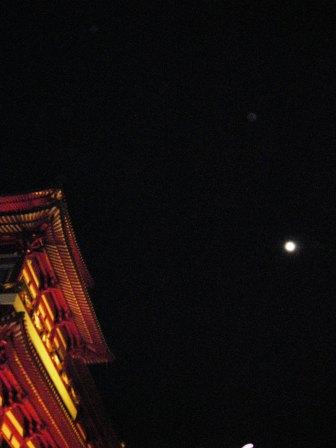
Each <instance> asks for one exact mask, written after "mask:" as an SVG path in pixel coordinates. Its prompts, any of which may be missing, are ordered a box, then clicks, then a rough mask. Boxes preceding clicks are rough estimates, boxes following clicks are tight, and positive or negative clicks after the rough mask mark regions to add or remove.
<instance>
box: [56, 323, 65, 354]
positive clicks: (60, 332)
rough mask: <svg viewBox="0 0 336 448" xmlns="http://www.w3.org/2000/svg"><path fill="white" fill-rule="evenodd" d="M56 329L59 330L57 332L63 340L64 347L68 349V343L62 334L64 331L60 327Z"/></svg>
mask: <svg viewBox="0 0 336 448" xmlns="http://www.w3.org/2000/svg"><path fill="white" fill-rule="evenodd" d="M56 331H57V334H58V336H59V338H60V340H61V341H62V344H63V346H64V348H65V349H66V348H67V343H66V342H65V339H64V336H63V334H62V331H61V330H60V329H59V328H57V330H56Z"/></svg>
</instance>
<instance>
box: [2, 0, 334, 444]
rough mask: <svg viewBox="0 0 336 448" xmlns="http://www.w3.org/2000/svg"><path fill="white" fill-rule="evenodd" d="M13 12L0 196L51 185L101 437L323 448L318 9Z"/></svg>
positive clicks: (325, 319) (329, 302) (330, 24)
mask: <svg viewBox="0 0 336 448" xmlns="http://www.w3.org/2000/svg"><path fill="white" fill-rule="evenodd" d="M29 3H30V2H28V3H26V4H25V2H23V3H22V5H21V8H20V9H18V8H15V7H14V6H13V5H12V6H9V7H8V9H6V8H3V10H2V13H1V30H2V33H1V34H2V39H1V40H2V51H1V59H2V64H1V68H2V70H1V72H2V74H1V78H2V83H1V84H2V95H1V98H2V99H1V103H0V106H1V111H2V120H1V129H2V136H1V158H0V161H1V171H0V174H1V175H0V191H1V192H2V193H8V192H17V191H26V190H31V189H35V188H44V187H48V186H50V185H60V184H61V185H63V188H64V190H65V194H66V197H67V201H68V205H69V210H70V214H71V217H72V220H73V224H74V228H75V231H76V233H77V236H78V242H79V245H80V248H81V250H82V253H83V256H84V258H85V260H86V261H87V265H88V268H89V270H90V272H91V273H92V275H93V277H94V279H95V283H96V287H95V289H94V291H92V294H91V296H92V301H93V303H94V307H95V310H96V312H97V315H98V318H99V320H100V322H101V324H102V327H103V331H104V334H105V336H106V338H107V341H108V344H109V346H110V348H111V350H112V352H113V353H114V354H115V357H116V359H115V361H114V363H113V364H112V365H110V366H105V365H104V366H98V367H95V368H94V369H93V374H94V376H95V379H96V381H97V383H98V386H99V389H100V392H101V394H102V396H103V398H104V400H105V402H106V409H107V412H108V413H109V415H110V417H111V421H112V422H113V425H114V427H115V429H116V431H117V432H118V433H119V434H120V437H122V438H123V439H125V441H126V443H127V445H128V447H129V448H177V447H178V448H220V447H223V448H241V446H242V445H243V444H244V443H247V442H253V443H254V444H255V447H256V448H280V447H284V448H292V447H293V448H294V447H295V448H301V447H302V448H303V447H304V448H307V447H309V448H310V447H316V448H319V447H321V448H322V447H323V448H325V447H334V446H335V440H336V438H335V436H336V429H335V421H336V420H335V418H336V412H335V408H336V281H335V267H336V231H335V219H336V202H335V200H336V194H335V178H336V176H335V175H336V172H335V168H336V155H335V121H336V116H335V65H334V63H333V58H332V56H333V55H334V53H335V47H334V45H333V39H332V37H333V32H334V20H333V18H332V14H331V13H332V10H331V8H330V9H328V4H327V3H326V2H321V3H323V5H320V6H318V3H317V2H315V6H314V2H312V3H311V6H306V7H304V6H303V5H302V4H301V3H304V2H294V1H292V2H288V3H286V2H285V3H283V2H278V4H277V5H276V6H274V5H271V2H267V3H266V2H262V1H260V2H255V4H254V3H252V2H240V1H239V0H237V1H236V2H232V3H230V2H220V1H209V2H203V1H202V2H201V1H197V0H196V1H194V2H191V3H190V4H189V5H188V6H187V5H186V4H185V3H184V5H180V4H179V2H169V1H164V2H159V1H158V2H155V4H153V5H151V4H150V3H149V2H139V4H138V5H137V6H134V5H132V4H131V2H128V1H127V0H125V1H123V2H119V1H116V2H115V1H113V2H81V3H76V2H64V3H65V4H66V7H64V9H62V7H61V4H62V2H60V4H58V2H33V4H34V3H36V4H35V5H34V6H29ZM224 5H225V7H224ZM288 5H290V6H288ZM253 114H254V115H253ZM287 238H292V239H294V240H295V241H298V243H299V250H298V251H297V252H296V253H295V254H291V255H289V254H286V253H285V252H284V251H283V250H282V244H283V242H284V241H285V240H286V239H287Z"/></svg>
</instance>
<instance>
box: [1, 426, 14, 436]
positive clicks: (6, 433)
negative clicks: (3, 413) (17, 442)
mask: <svg viewBox="0 0 336 448" xmlns="http://www.w3.org/2000/svg"><path fill="white" fill-rule="evenodd" d="M1 431H2V432H3V434H4V435H5V436H6V437H7V439H10V436H11V435H12V431H11V430H10V429H9V427H8V426H7V425H6V423H4V424H3V425H2V427H1Z"/></svg>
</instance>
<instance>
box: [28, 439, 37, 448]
mask: <svg viewBox="0 0 336 448" xmlns="http://www.w3.org/2000/svg"><path fill="white" fill-rule="evenodd" d="M26 443H27V446H28V448H36V445H34V444H33V442H32V441H31V440H29V441H28V442H26Z"/></svg>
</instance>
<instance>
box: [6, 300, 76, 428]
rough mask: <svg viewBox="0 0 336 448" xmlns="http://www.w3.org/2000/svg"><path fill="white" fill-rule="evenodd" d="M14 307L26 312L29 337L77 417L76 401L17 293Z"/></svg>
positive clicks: (73, 414) (70, 410) (66, 403)
mask: <svg viewBox="0 0 336 448" xmlns="http://www.w3.org/2000/svg"><path fill="white" fill-rule="evenodd" d="M14 308H15V310H16V311H18V312H22V311H23V312H24V313H25V320H26V324H27V331H28V334H29V337H30V339H31V341H32V343H33V345H34V347H35V349H36V351H37V353H38V355H39V357H40V359H41V361H42V363H43V365H44V367H45V369H46V370H47V372H48V373H49V376H50V378H51V380H52V382H53V383H54V385H55V387H56V389H57V391H58V393H59V394H60V396H61V398H62V400H63V402H64V404H65V406H66V407H67V409H68V411H69V413H70V415H71V417H72V418H73V419H75V418H76V415H77V409H76V405H75V403H74V401H73V400H72V398H71V396H70V394H69V392H68V391H67V389H66V387H65V385H64V383H63V381H62V378H61V377H60V375H59V373H58V371H57V369H56V367H55V365H54V363H53V362H52V360H51V358H50V356H49V354H48V351H47V349H46V347H45V345H44V344H43V342H42V339H41V337H40V335H39V334H38V332H37V330H36V328H35V325H34V324H33V321H32V320H31V318H30V316H29V314H28V313H27V312H26V309H25V307H24V305H23V303H22V301H21V299H20V296H19V295H17V296H16V298H15V302H14Z"/></svg>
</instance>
